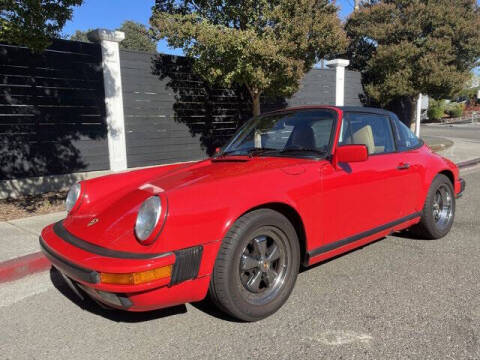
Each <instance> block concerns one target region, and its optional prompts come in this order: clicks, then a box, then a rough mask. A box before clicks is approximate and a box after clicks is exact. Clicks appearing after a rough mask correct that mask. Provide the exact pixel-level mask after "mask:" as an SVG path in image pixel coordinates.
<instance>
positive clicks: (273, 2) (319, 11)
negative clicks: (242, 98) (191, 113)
mask: <svg viewBox="0 0 480 360" xmlns="http://www.w3.org/2000/svg"><path fill="white" fill-rule="evenodd" d="M150 23H151V26H152V30H153V33H154V35H155V36H156V38H157V39H165V38H166V39H167V41H168V44H169V45H170V46H172V47H178V48H182V49H183V51H184V53H185V54H186V55H187V56H189V57H192V58H194V59H195V62H194V70H195V71H196V72H197V73H198V74H199V75H200V76H202V77H203V78H204V79H205V80H207V81H208V82H210V83H212V84H213V83H217V84H220V85H221V86H226V87H229V86H231V85H233V84H238V85H244V86H245V87H246V88H247V89H248V91H249V93H250V95H251V98H252V104H253V112H254V114H258V113H259V112H260V96H261V95H262V94H274V95H281V96H288V95H291V94H292V93H294V92H295V91H296V90H297V88H298V86H299V81H300V80H301V78H302V77H303V75H304V73H305V72H306V71H308V70H309V69H311V67H312V66H313V65H314V64H315V63H316V62H317V61H318V60H319V59H321V58H324V57H328V56H329V55H332V54H335V53H337V52H339V51H342V50H343V49H344V46H345V45H346V38H345V35H344V31H343V29H342V27H341V23H340V20H339V18H338V15H337V8H336V7H335V4H334V3H332V2H331V1H329V0H244V1H238V0H224V1H218V0H184V1H182V2H180V3H179V2H177V1H175V0H157V1H156V5H155V7H154V11H153V15H152V18H151V19H150Z"/></svg>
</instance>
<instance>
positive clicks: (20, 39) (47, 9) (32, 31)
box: [0, 0, 83, 51]
mask: <svg viewBox="0 0 480 360" xmlns="http://www.w3.org/2000/svg"><path fill="white" fill-rule="evenodd" d="M82 2H83V0H1V1H0V41H2V42H7V43H13V44H20V45H26V46H28V47H29V48H31V49H32V50H35V51H42V50H43V49H45V48H46V47H47V46H48V45H49V44H50V42H51V39H52V38H54V37H58V36H59V34H60V31H61V30H62V28H63V26H64V25H65V22H66V21H67V20H70V19H71V17H72V11H73V9H72V7H73V6H80V5H81V4H82Z"/></svg>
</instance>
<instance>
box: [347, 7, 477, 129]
mask: <svg viewBox="0 0 480 360" xmlns="http://www.w3.org/2000/svg"><path fill="white" fill-rule="evenodd" d="M346 31H347V35H348V37H349V38H350V45H349V48H348V53H349V56H350V57H351V59H352V66H353V67H354V68H356V69H358V70H360V71H362V73H363V82H364V88H365V92H366V94H367V96H368V97H369V99H370V100H371V101H373V102H374V103H377V104H379V105H383V106H385V105H388V104H391V103H395V102H398V101H402V100H405V101H408V102H409V103H410V105H411V108H412V111H411V112H410V114H409V115H410V116H409V117H410V120H412V119H413V113H414V109H415V102H416V99H417V97H418V95H419V94H420V93H423V94H428V95H429V96H431V97H433V98H437V99H439V98H448V97H451V96H453V95H455V94H458V93H459V92H460V91H461V90H462V88H463V86H464V84H465V82H466V81H467V80H468V79H469V77H470V71H471V70H472V69H473V68H474V67H475V66H477V65H478V59H479V57H480V12H479V8H478V5H477V3H476V0H434V1H432V0H373V1H370V2H369V3H365V4H364V5H362V6H361V8H360V10H359V11H357V12H355V13H354V14H353V15H352V16H351V17H350V18H349V19H348V20H347V23H346Z"/></svg>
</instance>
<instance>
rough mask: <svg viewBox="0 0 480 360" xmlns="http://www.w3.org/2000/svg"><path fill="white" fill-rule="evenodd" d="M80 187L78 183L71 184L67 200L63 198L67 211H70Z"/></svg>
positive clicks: (77, 196)
mask: <svg viewBox="0 0 480 360" xmlns="http://www.w3.org/2000/svg"><path fill="white" fill-rule="evenodd" d="M81 189H82V187H81V185H80V184H79V183H76V184H75V185H73V186H72V187H71V188H70V190H69V191H68V194H67V200H65V207H66V208H67V212H70V211H71V210H72V209H73V207H74V206H75V204H76V203H77V201H78V198H79V197H80V192H81V191H80V190H81Z"/></svg>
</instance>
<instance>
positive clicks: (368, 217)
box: [323, 112, 407, 244]
mask: <svg viewBox="0 0 480 360" xmlns="http://www.w3.org/2000/svg"><path fill="white" fill-rule="evenodd" d="M348 144H364V145H365V146H366V147H367V149H368V152H369V157H368V160H366V161H364V162H355V163H345V164H339V165H340V166H338V167H337V168H335V167H334V166H333V165H330V166H326V167H324V168H323V179H324V196H325V203H326V204H329V207H330V214H331V216H332V219H334V221H332V224H334V226H329V227H328V229H326V233H325V241H326V242H327V243H335V242H338V243H339V244H341V243H342V241H344V240H345V239H349V238H352V239H353V238H358V237H363V236H362V235H365V236H366V234H367V233H368V232H372V231H374V230H375V229H376V228H379V227H382V226H384V225H386V224H389V223H391V222H393V221H396V220H398V219H400V218H402V216H403V215H404V206H403V199H402V187H404V186H407V184H405V182H404V179H403V173H402V172H401V171H399V170H398V165H399V160H398V157H397V156H396V147H395V141H394V138H393V131H392V127H391V123H390V119H389V117H388V116H386V115H383V114H374V113H367V112H365V113H362V112H346V113H344V117H343V120H342V126H341V131H340V136H339V140H338V146H342V145H348ZM352 241H353V240H352Z"/></svg>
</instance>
